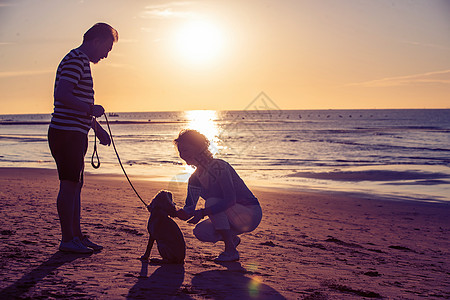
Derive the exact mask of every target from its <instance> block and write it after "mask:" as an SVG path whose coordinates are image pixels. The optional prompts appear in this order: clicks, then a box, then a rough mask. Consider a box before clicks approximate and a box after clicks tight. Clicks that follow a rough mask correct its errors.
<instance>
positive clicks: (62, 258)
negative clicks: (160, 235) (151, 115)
mask: <svg viewBox="0 0 450 300" xmlns="http://www.w3.org/2000/svg"><path fill="white" fill-rule="evenodd" d="M131 179H132V181H133V184H134V185H135V187H136V189H137V190H138V191H139V193H140V194H141V195H142V197H143V198H144V199H146V201H147V202H148V201H150V199H151V198H152V197H153V195H155V194H156V193H157V192H158V191H159V190H161V189H170V190H171V191H172V192H173V193H174V196H175V197H174V198H175V201H176V203H177V205H178V206H182V205H183V201H184V195H185V190H184V189H185V186H184V185H183V184H179V185H175V184H171V183H169V182H161V181H152V180H151V179H146V178H137V177H134V178H131ZM0 185H1V189H0V201H1V204H0V220H1V228H0V229H1V235H0V239H1V248H0V257H1V258H0V274H1V282H0V298H1V299H16V298H17V299H22V298H27V299H28V298H32V299H47V298H52V299H55V298H70V299H124V298H129V299H205V298H207V299H359V298H387V299H420V298H424V297H428V298H435V299H443V298H444V299H445V298H450V259H449V257H450V256H449V255H450V253H449V252H450V241H449V240H450V205H449V204H440V203H424V202H407V201H387V200H383V199H375V198H373V197H371V195H355V194H354V195H351V194H348V195H346V194H337V193H327V192H318V191H317V192H313V191H293V190H286V189H285V190H283V189H268V188H258V187H252V188H251V189H252V191H253V192H254V194H255V195H256V196H257V197H258V198H259V200H260V202H261V205H262V209H263V214H264V216H263V220H262V223H261V225H260V226H259V227H258V228H257V229H256V230H255V231H254V232H252V233H248V234H245V235H243V236H242V243H241V244H240V245H239V247H238V250H239V251H240V253H241V259H240V261H239V262H233V263H224V264H217V263H215V262H214V261H213V258H214V257H215V256H216V255H217V254H218V253H220V251H221V250H222V244H220V243H218V244H216V245H213V246H211V244H205V243H201V242H199V241H198V240H196V239H195V238H194V236H193V234H192V228H193V226H192V225H190V224H187V223H185V222H183V221H181V220H176V222H177V224H178V225H179V226H180V228H181V230H182V232H183V234H184V236H185V239H186V243H187V255H186V260H185V264H184V265H167V266H158V265H151V264H148V263H143V262H141V261H140V260H139V259H138V258H139V257H140V255H142V254H143V252H144V250H145V246H146V243H147V232H146V224H147V220H148V216H149V213H148V212H147V211H146V210H145V209H144V206H143V205H142V203H141V202H140V201H139V199H138V198H137V197H136V196H135V195H134V193H133V191H132V190H131V188H130V187H129V185H128V183H127V182H126V180H125V178H124V177H123V176H116V175H111V176H106V175H93V174H86V183H85V186H84V189H83V194H82V226H83V229H84V231H85V232H86V233H87V234H88V235H89V236H90V237H91V239H92V240H93V241H95V242H97V243H100V244H102V245H103V246H104V247H105V249H104V250H103V251H101V252H99V253H94V254H92V255H75V254H64V253H61V252H59V251H58V245H59V239H60V227H59V220H58V216H57V212H56V195H57V192H58V179H57V173H56V170H48V169H24V168H23V169H22V168H0ZM157 256H158V253H157V251H156V249H153V252H152V257H157Z"/></svg>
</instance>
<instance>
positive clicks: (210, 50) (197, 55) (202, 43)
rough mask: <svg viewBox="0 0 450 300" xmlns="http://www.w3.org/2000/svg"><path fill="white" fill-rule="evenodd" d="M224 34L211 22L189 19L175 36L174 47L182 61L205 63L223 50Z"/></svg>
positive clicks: (216, 56)
mask: <svg viewBox="0 0 450 300" xmlns="http://www.w3.org/2000/svg"><path fill="white" fill-rule="evenodd" d="M223 43H224V36H223V33H222V32H221V30H220V29H219V28H218V27H217V26H216V25H215V24H214V23H212V22H207V21H190V22H189V23H185V24H184V25H183V26H182V27H181V28H180V29H179V31H178V32H177V33H176V36H175V44H176V45H175V49H176V51H177V53H178V54H179V55H180V57H181V58H182V59H183V61H184V62H188V63H193V64H206V63H210V62H211V61H213V60H214V59H216V58H218V57H219V55H220V54H221V52H222V51H223Z"/></svg>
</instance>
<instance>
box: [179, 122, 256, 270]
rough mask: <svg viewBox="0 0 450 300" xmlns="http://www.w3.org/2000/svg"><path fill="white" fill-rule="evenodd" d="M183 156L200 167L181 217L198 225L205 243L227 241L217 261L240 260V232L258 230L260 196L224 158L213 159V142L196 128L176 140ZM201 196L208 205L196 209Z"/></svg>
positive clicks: (190, 180) (190, 185)
mask: <svg viewBox="0 0 450 300" xmlns="http://www.w3.org/2000/svg"><path fill="white" fill-rule="evenodd" d="M174 144H175V145H176V146H177V148H178V152H179V154H180V157H181V159H183V160H184V161H185V162H186V163H187V164H188V165H191V166H195V168H196V170H195V172H194V173H193V174H192V175H191V177H190V178H189V182H188V190H187V197H186V204H185V206H184V208H183V209H180V210H179V211H178V212H177V216H178V217H179V218H180V219H182V220H188V219H189V221H188V223H192V224H197V223H198V222H199V221H200V220H202V219H203V218H204V217H206V216H208V217H209V218H208V219H206V220H204V221H202V222H200V223H198V224H197V225H196V226H195V228H194V235H195V236H196V237H197V239H199V240H200V241H203V242H211V243H216V242H217V241H220V240H222V241H224V243H225V250H224V252H222V253H221V254H220V255H219V256H218V257H217V258H216V259H215V260H216V261H219V262H225V261H236V260H239V252H238V251H237V250H236V247H237V245H238V244H239V243H240V241H241V240H240V238H239V236H238V235H239V234H242V233H244V232H250V231H253V230H255V228H256V227H257V226H258V225H259V223H260V222H261V218H262V211H261V206H260V205H259V202H258V199H256V197H255V196H254V195H253V194H252V192H251V191H250V190H249V189H248V187H247V186H246V185H245V183H244V181H243V180H242V179H241V178H240V177H239V175H238V174H237V173H236V171H235V170H234V169H233V167H232V166H231V165H230V164H228V163H227V162H225V161H224V160H221V159H215V158H213V155H212V153H211V152H210V151H209V150H208V147H209V141H208V139H207V138H206V137H205V136H204V135H203V134H201V133H199V132H198V131H196V130H189V129H187V130H182V131H181V132H180V134H179V135H178V138H176V139H175V140H174ZM199 197H202V198H203V199H204V200H205V208H203V209H196V206H197V202H198V199H199Z"/></svg>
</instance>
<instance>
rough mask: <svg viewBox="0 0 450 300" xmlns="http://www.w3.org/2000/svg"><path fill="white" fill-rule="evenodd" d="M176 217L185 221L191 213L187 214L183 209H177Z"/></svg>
mask: <svg viewBox="0 0 450 300" xmlns="http://www.w3.org/2000/svg"><path fill="white" fill-rule="evenodd" d="M176 217H177V218H179V219H181V220H183V221H186V220H188V219H189V218H190V217H191V215H189V214H188V213H187V212H185V211H184V210H183V209H179V210H177V213H176Z"/></svg>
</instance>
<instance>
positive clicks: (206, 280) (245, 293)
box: [192, 262, 286, 300]
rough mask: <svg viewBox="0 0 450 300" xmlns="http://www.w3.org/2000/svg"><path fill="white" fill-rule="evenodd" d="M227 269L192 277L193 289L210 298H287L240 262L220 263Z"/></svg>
mask: <svg viewBox="0 0 450 300" xmlns="http://www.w3.org/2000/svg"><path fill="white" fill-rule="evenodd" d="M220 265H222V266H224V267H226V268H227V270H211V271H205V272H201V273H198V274H196V275H195V276H194V278H192V289H193V290H195V291H196V292H197V293H199V294H201V295H204V296H205V297H208V298H210V299H224V298H226V299H228V298H229V299H252V300H253V299H286V298H285V297H284V296H282V295H281V294H280V293H278V292H277V291H276V290H275V289H273V288H271V287H270V286H268V285H266V284H263V283H262V281H263V280H262V277H261V276H259V275H258V274H257V273H252V272H248V271H247V270H246V269H244V268H243V267H242V266H241V264H240V263H239V262H228V263H220Z"/></svg>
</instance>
